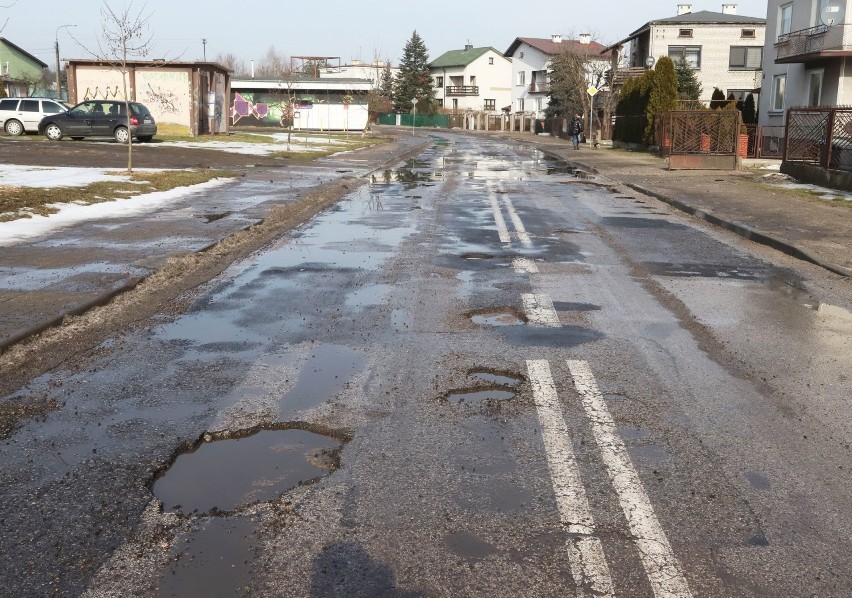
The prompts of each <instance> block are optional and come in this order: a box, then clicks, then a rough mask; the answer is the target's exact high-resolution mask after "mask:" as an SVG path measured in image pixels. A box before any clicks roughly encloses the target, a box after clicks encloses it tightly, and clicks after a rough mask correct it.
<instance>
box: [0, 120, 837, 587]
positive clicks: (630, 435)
mask: <svg viewBox="0 0 852 598" xmlns="http://www.w3.org/2000/svg"><path fill="white" fill-rule="evenodd" d="M430 141H431V143H430V144H429V146H428V148H427V149H425V151H423V152H422V153H420V154H419V155H418V156H417V157H416V158H414V159H411V160H408V161H407V162H405V163H400V164H398V165H396V166H394V167H393V168H389V169H387V170H379V171H377V172H375V173H373V174H372V175H371V176H370V179H369V181H368V182H367V183H366V184H363V185H361V186H358V187H357V188H353V189H352V190H351V191H350V192H348V193H347V194H346V195H345V196H344V197H343V199H342V200H341V201H339V202H338V203H337V204H336V205H334V206H333V207H331V208H330V209H328V210H326V211H324V212H322V213H320V214H319V215H318V216H317V217H315V218H313V219H312V220H311V221H310V222H309V223H307V224H305V225H303V226H300V227H298V228H296V229H295V230H292V231H291V232H290V233H289V234H286V235H283V236H280V237H278V238H274V239H272V240H271V241H270V242H269V243H268V244H267V245H265V246H264V247H263V248H262V249H260V250H258V251H256V252H254V253H252V254H251V255H249V256H248V257H246V258H245V259H241V260H238V261H236V262H234V263H233V264H231V265H230V266H229V267H228V268H227V269H225V270H224V271H223V272H221V274H218V275H217V276H215V277H214V278H212V279H211V280H209V281H208V282H206V283H205V284H202V285H201V286H199V287H197V288H194V289H192V290H187V291H186V292H184V293H183V294H182V295H181V296H179V297H178V299H177V300H176V301H175V302H174V304H173V305H171V307H170V309H163V310H160V311H159V312H158V313H154V314H152V315H151V316H150V317H146V318H144V319H142V320H140V321H137V322H131V323H128V324H127V325H123V326H121V327H119V328H115V329H114V330H112V331H110V332H109V333H108V334H104V335H103V338H99V339H97V342H94V343H90V344H89V348H86V349H85V350H80V351H78V352H75V354H74V355H73V356H69V358H67V359H65V360H64V362H63V363H62V364H60V365H58V366H56V367H54V368H53V369H50V370H49V371H46V372H44V373H42V374H40V375H38V376H36V377H33V378H32V379H29V380H27V381H26V383H24V384H22V385H19V386H20V387H19V388H16V389H13V390H11V392H10V393H9V394H8V395H7V396H5V397H3V398H2V399H0V400H2V401H3V402H4V404H5V405H18V406H20V408H21V409H24V410H25V409H26V407H27V406H28V405H43V406H48V407H46V408H44V409H42V410H36V412H37V415H36V416H34V417H31V416H22V417H21V418H20V419H19V420H18V424H17V425H16V426H15V427H14V429H12V430H10V431H9V432H8V433H7V434H6V435H5V437H4V438H3V439H2V443H0V463H2V470H0V533H2V538H3V542H2V544H0V546H2V547H0V588H2V592H0V593H2V594H3V595H9V596H49V595H62V596H78V595H83V596H88V597H92V598H94V597H106V596H193V595H199V596H202V595H203V596H234V595H252V596H311V597H321V596H347V597H348V596H411V597H414V596H418V597H419V596H424V597H425V596H483V595H490V596H565V595H576V596H615V595H618V596H630V597H650V596H672V597H675V596H677V597H681V596H802V595H819V596H846V595H849V594H850V593H852V568H850V567H849V563H850V560H849V555H850V554H852V539H850V538H852V507H850V504H852V501H850V498H852V482H850V476H849V463H850V462H852V459H850V457H852V451H850V444H852V424H851V423H850V422H852V417H850V415H852V414H851V413H850V409H852V407H850V405H849V401H848V398H849V389H850V381H849V378H848V376H849V371H850V366H852V345H850V332H852V313H850V311H849V309H850V307H852V293H850V287H849V284H848V282H847V281H844V280H840V279H838V278H837V277H835V276H834V275H830V274H827V273H826V272H824V271H821V270H819V269H818V268H816V267H812V266H808V265H803V264H800V263H797V262H795V261H793V260H792V259H790V258H786V257H783V256H780V255H778V254H775V253H774V252H772V251H771V250H768V249H763V248H759V247H757V246H753V245H750V244H749V243H748V242H746V241H742V240H740V239H739V238H736V237H733V236H732V235H730V234H728V233H726V232H724V231H720V230H716V229H713V228H710V227H708V226H707V225H704V224H700V223H698V222H696V221H693V220H690V219H688V218H686V217H682V216H680V215H678V214H675V213H672V212H671V209H670V208H668V207H667V206H665V205H663V204H661V203H659V202H657V201H655V200H653V199H650V198H645V197H641V196H637V195H636V194H635V193H625V189H623V188H621V187H620V186H618V185H616V184H615V183H612V182H611V181H607V180H604V179H601V178H599V177H596V176H593V175H591V174H589V173H582V172H578V171H576V169H574V168H572V167H571V165H567V164H564V163H559V162H556V161H554V160H552V159H549V158H548V157H547V156H545V155H543V154H541V153H539V152H538V151H536V150H535V149H534V148H532V147H529V146H526V145H512V144H509V143H507V142H504V141H500V140H496V139H493V138H491V139H486V138H482V137H469V136H465V135H461V134H453V133H441V134H435V135H434V136H433V137H432V138H431V140H430ZM133 292H135V291H131V293H133ZM4 359H7V360H8V359H10V356H9V355H5V356H4Z"/></svg>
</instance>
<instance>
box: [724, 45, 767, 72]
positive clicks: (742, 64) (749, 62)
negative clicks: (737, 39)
mask: <svg viewBox="0 0 852 598" xmlns="http://www.w3.org/2000/svg"><path fill="white" fill-rule="evenodd" d="M762 62H763V48H762V47H761V46H731V54H730V59H729V60H728V69H730V70H732V71H759V70H760V69H761V63H762Z"/></svg>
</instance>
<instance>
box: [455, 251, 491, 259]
mask: <svg viewBox="0 0 852 598" xmlns="http://www.w3.org/2000/svg"><path fill="white" fill-rule="evenodd" d="M493 257H494V256H493V255H491V254H490V253H476V252H472V253H463V254H462V256H461V258H462V259H463V260H490V259H491V258H493Z"/></svg>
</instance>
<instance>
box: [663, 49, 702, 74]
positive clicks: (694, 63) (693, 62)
mask: <svg viewBox="0 0 852 598" xmlns="http://www.w3.org/2000/svg"><path fill="white" fill-rule="evenodd" d="M669 58H671V59H672V60H674V61H675V62H678V61H679V60H680V59H681V58H683V59H684V60H685V61H686V64H688V65H689V66H690V67H692V68H693V69H700V68H701V46H669Z"/></svg>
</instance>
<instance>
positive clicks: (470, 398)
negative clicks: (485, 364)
mask: <svg viewBox="0 0 852 598" xmlns="http://www.w3.org/2000/svg"><path fill="white" fill-rule="evenodd" d="M514 398H515V392H514V391H512V390H508V389H505V388H464V389H460V390H452V391H450V392H448V393H447V394H446V399H447V401H449V402H450V403H452V404H453V405H459V404H462V403H463V404H465V405H479V404H481V403H491V402H499V401H508V400H510V399H514Z"/></svg>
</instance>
